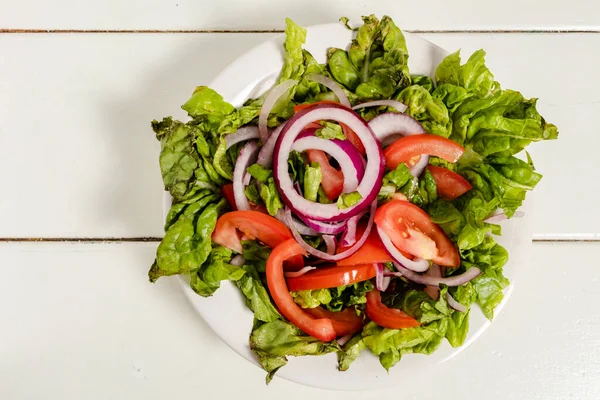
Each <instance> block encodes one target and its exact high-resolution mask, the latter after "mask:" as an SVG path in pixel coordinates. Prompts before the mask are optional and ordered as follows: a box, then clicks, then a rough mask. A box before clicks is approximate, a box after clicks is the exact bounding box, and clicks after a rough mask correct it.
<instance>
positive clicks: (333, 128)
mask: <svg viewBox="0 0 600 400" xmlns="http://www.w3.org/2000/svg"><path fill="white" fill-rule="evenodd" d="M320 124H321V126H322V128H319V129H317V130H316V131H315V136H316V137H320V138H322V139H327V140H331V139H339V140H346V136H344V133H343V132H342V127H341V126H340V125H339V124H336V123H333V122H329V121H322V122H321V123H320Z"/></svg>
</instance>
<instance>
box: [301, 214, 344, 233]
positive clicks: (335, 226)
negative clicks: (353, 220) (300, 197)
mask: <svg viewBox="0 0 600 400" xmlns="http://www.w3.org/2000/svg"><path fill="white" fill-rule="evenodd" d="M303 221H304V222H305V223H306V225H308V227H309V228H311V229H313V230H315V231H317V232H319V233H323V234H327V235H337V234H338V233H340V232H342V231H343V230H344V229H345V228H346V221H340V222H335V223H331V224H328V223H327V222H322V221H313V220H311V219H308V218H307V219H303ZM300 233H302V232H300Z"/></svg>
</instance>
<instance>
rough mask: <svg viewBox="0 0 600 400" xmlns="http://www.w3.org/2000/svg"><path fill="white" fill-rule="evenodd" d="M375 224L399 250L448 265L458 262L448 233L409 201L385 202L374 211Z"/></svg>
mask: <svg viewBox="0 0 600 400" xmlns="http://www.w3.org/2000/svg"><path fill="white" fill-rule="evenodd" d="M375 224H376V225H377V227H378V228H379V229H381V230H383V232H385V233H386V234H387V235H388V236H389V237H390V240H391V241H392V243H394V245H395V246H396V247H397V248H398V249H399V250H403V251H405V252H407V253H410V254H412V255H414V256H415V257H419V258H424V259H426V260H433V262H435V263H436V264H439V265H444V266H447V267H453V268H456V267H458V266H459V265H460V256H459V254H458V250H457V249H456V247H455V246H454V244H453V243H452V242H451V241H450V239H449V238H448V236H446V234H445V233H444V231H443V230H442V229H441V228H440V227H439V226H437V225H436V224H435V223H433V221H431V218H429V215H427V213H426V212H425V211H423V210H421V209H420V208H419V207H417V206H416V205H414V204H412V203H409V202H407V201H401V200H392V201H390V202H388V203H385V204H384V205H383V206H381V207H379V208H378V209H377V211H376V212H375Z"/></svg>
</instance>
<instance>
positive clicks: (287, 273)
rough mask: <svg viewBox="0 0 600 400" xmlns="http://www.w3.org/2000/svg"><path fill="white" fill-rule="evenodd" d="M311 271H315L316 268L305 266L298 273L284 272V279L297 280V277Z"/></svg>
mask: <svg viewBox="0 0 600 400" xmlns="http://www.w3.org/2000/svg"><path fill="white" fill-rule="evenodd" d="M313 269H317V268H316V267H310V266H306V267H304V268H302V269H300V270H298V271H294V272H285V273H284V275H285V277H286V278H297V277H299V276H302V275H304V274H306V273H307V272H308V271H312V270H313Z"/></svg>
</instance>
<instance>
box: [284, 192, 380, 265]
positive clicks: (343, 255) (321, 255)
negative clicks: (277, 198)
mask: <svg viewBox="0 0 600 400" xmlns="http://www.w3.org/2000/svg"><path fill="white" fill-rule="evenodd" d="M376 209H377V201H374V202H373V203H372V204H371V215H370V216H369V222H368V223H367V228H366V229H365V232H364V233H363V235H362V237H361V238H360V239H359V240H358V241H357V242H356V243H355V244H354V245H353V246H352V247H350V248H349V249H347V250H345V251H343V252H341V253H338V254H334V255H332V254H327V253H324V252H322V251H320V250H317V249H315V248H314V247H312V246H311V245H309V244H308V243H306V242H305V241H304V239H302V236H300V234H298V232H295V231H293V230H292V235H293V236H294V239H296V241H297V242H298V243H299V244H300V246H302V248H303V249H304V250H306V251H307V252H308V253H309V254H312V255H313V256H315V257H318V258H321V259H323V260H327V261H339V260H343V259H344V258H347V257H350V256H351V255H352V254H354V253H356V252H357V251H358V250H359V249H360V248H361V247H362V245H363V244H365V242H366V241H367V238H368V237H369V233H371V229H372V228H373V220H374V219H375V210H376ZM285 217H286V219H287V220H288V223H289V221H291V219H292V213H291V211H290V209H289V208H287V207H286V210H285Z"/></svg>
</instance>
